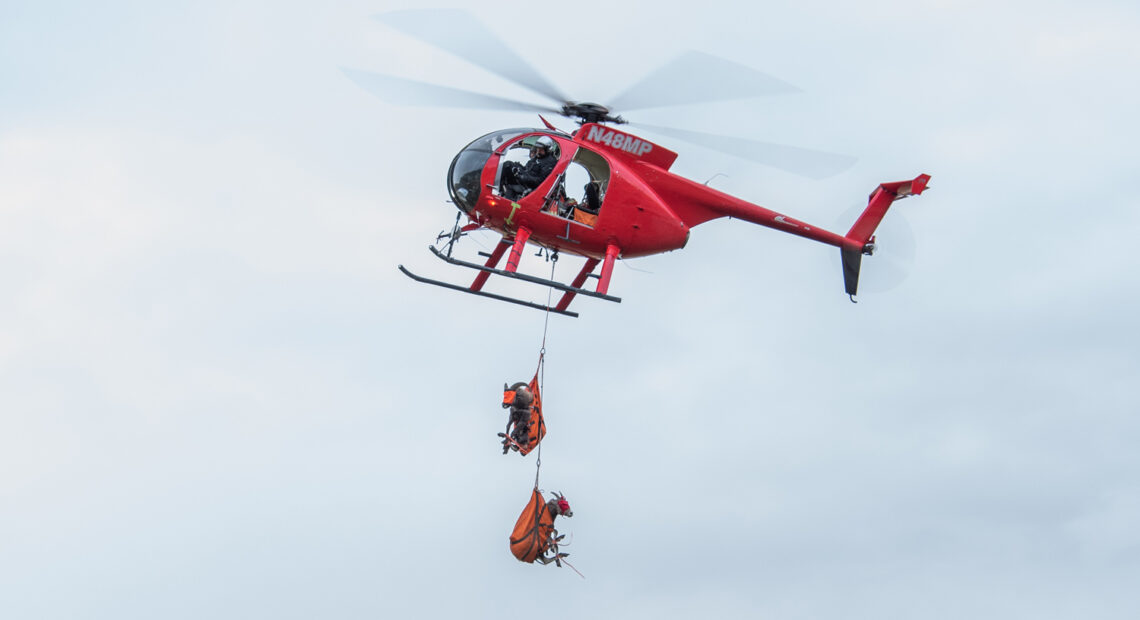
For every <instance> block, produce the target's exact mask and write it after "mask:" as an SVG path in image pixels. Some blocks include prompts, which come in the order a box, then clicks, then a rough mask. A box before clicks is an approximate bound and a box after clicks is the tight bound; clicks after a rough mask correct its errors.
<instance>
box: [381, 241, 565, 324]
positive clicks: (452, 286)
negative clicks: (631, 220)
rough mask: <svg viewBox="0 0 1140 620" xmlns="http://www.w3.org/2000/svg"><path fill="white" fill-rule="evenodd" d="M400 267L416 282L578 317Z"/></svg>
mask: <svg viewBox="0 0 1140 620" xmlns="http://www.w3.org/2000/svg"><path fill="white" fill-rule="evenodd" d="M433 249H434V248H433ZM399 267H400V271H402V272H404V275H406V276H408V277H409V278H411V279H413V280H415V281H416V282H423V283H424V284H434V285H435V286H442V287H443V288H449V289H451V290H453V291H459V292H460V293H470V294H472V295H478V296H480V297H489V298H491V299H494V300H497V301H505V302H507V303H512V304H518V305H520V306H526V307H528V308H534V309H535V310H542V311H544V312H545V311H550V312H554V313H557V314H561V315H564V316H569V317H574V318H578V313H577V312H571V311H570V310H558V309H557V308H551V307H550V306H544V305H542V304H536V303H534V302H530V301H523V300H521V299H515V298H514V297H507V296H505V295H496V294H495V293H488V292H486V291H473V290H471V289H469V288H467V287H466V286H459V285H458V284H452V283H450V282H443V281H440V280H432V279H431V278H425V277H423V276H419V275H416V274H414V273H412V272H411V271H408V269H407V268H406V267H404V266H403V265H400V266H399Z"/></svg>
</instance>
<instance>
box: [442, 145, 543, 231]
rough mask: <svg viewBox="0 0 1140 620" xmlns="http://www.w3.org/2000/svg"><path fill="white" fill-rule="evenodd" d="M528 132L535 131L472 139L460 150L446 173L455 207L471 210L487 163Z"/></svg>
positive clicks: (477, 198) (466, 211)
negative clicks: (507, 144) (498, 152)
mask: <svg viewBox="0 0 1140 620" xmlns="http://www.w3.org/2000/svg"><path fill="white" fill-rule="evenodd" d="M531 131H534V130H533V129H503V130H501V131H496V132H494V133H489V134H487V135H485V136H483V137H482V138H479V139H477V140H475V141H474V142H472V143H471V144H468V145H467V147H466V148H464V149H463V150H462V151H460V152H459V154H458V155H456V156H455V159H453V160H452V161H451V169H450V170H448V173H447V187H448V191H449V192H450V193H451V200H452V201H453V202H455V206H457V207H459V209H460V210H461V211H463V212H464V213H469V212H470V211H471V210H472V209H474V208H475V204H476V203H477V201H478V200H479V193H480V191H481V190H482V187H480V184H479V179H480V177H481V176H482V174H483V167H484V166H485V165H486V164H487V160H488V159H490V158H491V155H492V154H494V153H495V151H497V150H498V149H500V148H502V146H503V145H504V144H506V143H508V142H510V141H511V140H513V139H515V138H517V137H518V136H520V135H522V134H524V133H529V132H531ZM535 137H536V138H537V136H535Z"/></svg>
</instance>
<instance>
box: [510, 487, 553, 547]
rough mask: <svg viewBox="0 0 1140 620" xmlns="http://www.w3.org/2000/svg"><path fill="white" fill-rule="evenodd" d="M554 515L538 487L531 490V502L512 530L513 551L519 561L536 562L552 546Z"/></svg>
mask: <svg viewBox="0 0 1140 620" xmlns="http://www.w3.org/2000/svg"><path fill="white" fill-rule="evenodd" d="M553 531H554V517H553V516H552V515H551V514H550V511H549V510H547V509H546V500H544V499H543V498H542V494H541V493H539V492H538V489H534V490H533V491H531V496H530V503H529V504H527V505H526V508H524V509H523V511H522V514H521V515H519V520H518V521H516V522H515V529H514V531H512V532H511V539H510V540H511V553H513V554H514V556H515V557H516V558H518V559H519V561H522V562H532V563H533V562H534V560H535V558H538V557H539V556H541V555H542V554H543V553H545V552H546V550H547V549H549V548H550V540H551V534H552V533H553Z"/></svg>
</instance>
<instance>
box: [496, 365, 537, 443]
mask: <svg viewBox="0 0 1140 620" xmlns="http://www.w3.org/2000/svg"><path fill="white" fill-rule="evenodd" d="M508 408H509V409H510V410H511V411H510V416H509V417H508V418H507V428H506V431H505V432H502V433H499V437H502V438H503V454H506V453H507V452H509V451H511V450H514V451H516V452H518V453H519V454H521V455H523V456H526V454H527V453H529V452H530V451H531V450H534V449H535V447H536V446H538V442H540V441H542V438H543V437H544V436H545V435H546V422H545V421H544V420H543V419H542V395H541V394H539V389H538V373H535V375H534V378H533V379H531V380H530V383H529V384H528V383H523V382H522V381H519V382H518V383H516V384H514V385H512V386H510V387H507V385H506V384H505V383H504V384H503V409H508Z"/></svg>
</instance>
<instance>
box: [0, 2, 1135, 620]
mask: <svg viewBox="0 0 1140 620" xmlns="http://www.w3.org/2000/svg"><path fill="white" fill-rule="evenodd" d="M101 4H103V5H104V6H102V7H99V8H96V7H95V6H94V4H93V3H86V2H46V1H45V2H34V3H33V2H19V1H16V2H11V1H7V2H4V3H3V4H0V616H2V617H4V618H37V619H40V618H42V619H65V618H66V619H75V618H114V619H116V620H122V619H133V618H138V619H143V618H145V619H154V618H163V619H178V618H188V619H189V618H194V619H199V618H234V619H246V618H274V619H278V618H345V619H355V618H382V617H390V618H399V617H424V618H442V617H451V616H460V617H467V618H469V617H477V618H481V617H502V616H503V615H504V614H508V615H515V614H530V613H542V614H543V615H544V616H546V617H550V618H581V617H612V618H625V617H656V618H689V617H696V616H699V617H728V618H732V617H750V618H751V617H756V618H772V619H807V618H868V619H871V618H874V619H879V618H924V619H925V618H935V619H943V618H944V619H961V618H985V619H988V618H1002V619H1005V618H1035V619H1060V618H1066V619H1068V618H1071V619H1078V618H1080V619H1085V618H1104V619H1116V618H1120V619H1124V618H1135V617H1137V616H1138V615H1140V594H1137V590H1136V588H1135V585H1136V583H1138V582H1140V527H1138V526H1137V524H1138V523H1140V456H1138V452H1137V450H1136V446H1137V444H1138V443H1140V420H1138V418H1137V414H1138V412H1140V398H1138V397H1137V395H1136V393H1137V392H1136V390H1137V383H1138V381H1137V379H1140V353H1138V352H1140V335H1138V334H1140V330H1138V329H1137V328H1136V326H1135V322H1136V320H1137V319H1136V317H1137V316H1140V286H1137V276H1136V274H1137V273H1140V253H1138V252H1137V251H1136V248H1135V239H1136V238H1137V235H1138V234H1140V210H1138V209H1137V206H1138V201H1137V198H1136V192H1137V188H1136V183H1135V179H1136V176H1137V171H1136V162H1137V156H1136V143H1137V139H1138V138H1140V131H1138V128H1140V121H1137V110H1140V81H1137V80H1136V79H1135V76H1136V73H1137V70H1138V69H1140V9H1137V8H1136V5H1135V3H1131V2H1095V1H1094V2H1082V3H1077V2H1028V1H1026V2H1004V3H991V2H970V1H963V2H953V1H948V0H941V1H926V0H918V1H915V0H909V1H906V2H902V1H898V0H870V1H868V2H860V3H838V2H810V1H809V2H795V3H791V2H787V3H785V2H781V3H764V4H757V5H755V7H753V6H751V5H748V4H747V3H743V2H722V1H715V0H714V1H706V2H700V3H673V2H666V3H661V2H628V3H609V2H594V1H582V2H577V3H571V4H566V3H537V2H484V3H478V4H476V3H473V2H472V3H470V6H469V7H468V8H469V9H470V10H471V11H472V12H473V13H474V14H475V15H477V17H478V19H479V20H480V21H481V22H482V23H483V24H484V25H485V26H486V27H487V28H488V29H490V30H491V31H493V32H494V33H495V34H496V35H497V36H498V37H500V38H501V39H503V40H504V41H506V42H507V44H508V45H509V46H510V47H511V48H512V49H514V50H516V51H517V52H519V53H520V54H521V55H523V56H525V57H527V58H528V59H529V60H530V61H531V63H532V64H533V65H534V66H535V67H536V68H537V69H539V70H540V71H541V72H543V73H544V74H545V75H547V76H548V77H549V78H550V79H551V81H553V82H554V83H555V84H557V85H558V86H559V87H560V88H562V89H563V90H564V91H567V92H568V93H570V94H571V95H572V96H574V97H577V98H580V99H582V100H587V101H602V102H605V101H606V100H607V98H608V97H613V96H615V95H616V94H617V93H620V92H621V91H623V90H624V88H625V87H626V86H628V85H629V84H631V83H632V82H634V81H636V80H637V79H638V78H640V77H641V76H643V75H645V74H647V73H648V72H650V71H652V70H653V69H655V68H656V67H658V66H661V65H662V64H664V63H665V62H667V61H668V60H670V59H672V58H673V57H675V56H676V55H678V54H680V53H681V52H684V51H686V50H699V51H701V52H705V53H709V54H713V55H716V56H719V57H722V58H726V59H729V60H732V61H734V62H738V63H741V64H744V65H747V66H750V67H754V68H756V69H759V70H762V71H765V72H767V73H769V74H771V75H773V76H776V77H778V78H780V79H783V80H785V81H787V82H790V83H792V84H795V85H796V86H798V87H799V88H800V89H801V90H802V91H803V92H801V93H797V94H789V95H780V96H773V97H768V98H763V99H750V100H745V101H736V102H729V103H720V104H709V105H690V106H681V107H677V108H671V109H661V110H646V111H644V112H641V113H638V114H637V115H634V114H632V113H631V114H630V115H629V116H631V117H634V116H636V119H637V120H642V121H644V122H645V123H648V124H655V125H670V126H675V127H679V128H682V129H690V130H698V131H708V132H715V133H722V134H730V135H735V136H739V137H744V138H750V139H756V140H766V141H771V142H778V143H783V144H791V145H795V146H801V147H808V148H815V149H822V150H827V151H833V152H838V153H844V154H848V155H852V156H855V157H857V158H858V163H857V164H856V165H855V166H854V167H852V168H851V169H850V170H848V171H846V172H843V173H842V174H839V175H836V176H834V177H831V178H828V179H824V180H819V181H813V180H808V179H804V178H800V177H796V176H794V175H790V174H787V173H784V172H781V171H778V170H773V169H770V168H764V167H762V166H759V165H756V164H752V163H749V162H744V161H741V160H737V159H733V158H731V157H727V156H723V155H719V154H716V153H713V152H711V151H707V150H705V149H702V148H700V147H695V146H690V145H686V144H684V143H679V142H676V141H675V140H670V139H668V138H664V137H658V136H654V139H655V140H656V141H657V142H659V143H661V144H662V145H664V146H667V147H668V148H671V149H673V150H675V151H677V152H679V153H680V156H679V158H678V160H677V162H676V164H675V166H674V167H673V171H674V172H677V173H679V174H682V175H684V176H687V177H689V178H693V179H696V180H699V181H702V182H703V181H705V180H707V179H710V178H711V177H714V176H715V175H718V173H720V174H721V175H722V176H717V177H716V179H714V180H713V181H712V182H711V183H712V185H713V186H714V187H717V188H719V189H721V190H723V191H727V192H730V193H732V194H734V195H738V196H741V197H743V198H746V199H749V200H752V201H755V202H757V203H759V204H762V205H764V206H767V207H769V208H772V209H775V210H777V211H780V212H783V213H786V214H788V215H790V216H793V217H796V218H798V219H801V220H804V221H807V222H809V223H812V224H816V225H820V226H824V227H828V228H832V229H839V230H840V231H845V230H846V229H847V227H849V226H850V223H851V222H850V220H851V219H852V218H853V217H854V213H856V212H857V209H858V208H859V207H860V206H861V205H862V204H864V201H865V200H866V196H867V194H868V193H869V192H870V191H871V190H873V189H874V188H875V186H876V185H877V184H878V183H880V182H885V181H897V180H902V179H908V178H913V177H914V176H915V175H917V174H919V173H922V172H925V173H929V174H931V175H932V177H933V180H932V181H931V189H930V190H929V191H928V192H927V193H926V194H924V195H923V196H921V197H919V198H915V199H909V200H906V201H903V202H900V203H896V208H895V209H893V210H892V212H891V213H890V214H889V215H888V219H887V222H886V223H885V224H884V229H883V233H882V234H881V235H880V246H881V248H882V250H881V253H880V254H879V255H876V256H875V257H872V258H869V259H866V260H865V261H864V263H863V274H864V276H863V278H864V282H863V288H862V292H863V294H861V295H860V298H859V303H858V304H856V305H853V304H851V303H850V302H849V301H848V299H847V297H846V296H845V295H844V294H843V286H842V277H841V272H840V267H839V261H838V257H837V256H836V255H835V254H837V253H836V252H834V250H833V249H832V248H830V247H827V246H822V245H819V244H816V243H813V242H810V241H807V240H804V239H800V238H795V237H791V236H785V235H780V234H778V233H776V232H775V231H772V230H769V229H765V228H760V227H756V226H751V225H749V224H746V223H743V222H739V221H727V220H724V221H715V222H710V223H708V224H705V225H702V226H700V227H699V228H696V229H695V230H694V231H693V234H692V238H691V240H690V242H689V245H688V247H687V248H686V249H685V250H683V251H680V252H674V253H671V254H667V255H662V256H656V257H649V258H645V259H638V260H632V261H629V262H628V263H626V262H622V263H620V264H619V265H618V267H617V269H616V270H615V275H614V281H613V284H612V286H611V292H612V293H614V294H617V295H619V296H621V297H622V298H623V302H622V303H621V304H608V303H605V302H602V301H598V300H592V299H579V300H577V301H576V302H575V307H576V309H577V310H578V311H579V312H580V313H581V318H579V319H566V318H562V317H552V318H551V320H550V329H549V334H548V336H547V365H546V377H545V389H546V392H545V397H546V408H547V422H548V425H549V429H550V433H549V435H548V437H547V439H546V441H545V442H544V450H543V453H542V456H543V467H542V478H541V486H542V487H543V488H544V489H547V490H551V491H554V490H558V491H562V492H563V493H565V494H566V496H567V497H568V499H569V500H570V502H571V505H572V506H573V508H574V517H573V518H572V519H568V520H560V521H559V528H560V529H561V530H562V531H563V532H564V533H568V534H570V533H572V536H573V543H572V544H571V545H570V546H569V547H568V548H567V549H566V550H567V551H570V552H571V554H572V555H571V561H572V562H574V564H575V566H576V567H577V568H578V569H579V570H581V571H582V572H583V573H584V574H585V575H586V579H585V580H582V579H579V578H578V577H577V576H576V575H575V574H574V573H573V572H572V571H569V570H565V569H563V570H559V569H557V568H555V567H553V566H550V567H542V566H531V565H525V564H522V563H519V562H518V561H516V560H515V559H514V558H513V557H512V556H511V555H510V553H509V551H508V547H507V536H508V534H509V532H510V530H511V527H512V525H513V524H514V520H515V519H516V517H517V516H518V513H519V512H520V511H521V510H522V508H523V506H524V505H525V503H526V501H527V499H528V494H529V493H530V489H531V486H532V484H533V480H534V473H535V471H534V458H533V456H534V455H531V456H530V457H527V458H525V459H524V458H520V457H519V456H518V455H513V454H512V455H508V456H503V455H501V454H500V451H499V447H498V442H497V438H496V437H495V433H497V432H498V431H500V430H501V428H502V426H503V424H504V422H505V413H504V412H503V410H502V409H501V408H500V407H499V402H500V396H501V394H500V390H501V385H502V383H504V382H513V381H518V380H527V379H529V378H530V376H531V374H532V373H533V372H534V370H535V363H536V360H537V354H538V349H539V346H540V344H541V340H542V335H543V318H544V317H543V315H542V314H541V313H538V312H534V311H532V310H527V309H523V308H516V307H513V306H506V305H504V304H497V303H494V302H492V301H489V300H485V299H479V298H475V297H470V296H463V295H459V294H457V293H453V292H450V291H445V290H442V289H436V288H431V287H426V286H422V285H418V284H415V283H413V282H412V281H411V280H408V279H406V278H404V277H403V276H402V275H401V274H400V273H399V272H398V271H397V270H396V265H397V264H400V263H402V264H405V265H408V266H409V267H411V268H413V269H415V270H417V271H421V272H423V273H425V274H428V275H433V276H435V277H441V278H447V279H450V280H452V281H458V282H465V281H466V280H467V279H469V278H470V277H471V273H469V272H466V271H465V272H463V273H459V272H457V271H453V270H450V269H446V268H445V266H443V265H442V264H440V263H439V261H437V260H436V259H435V258H433V257H432V256H431V255H430V254H429V253H428V252H427V250H426V246H427V245H428V244H429V243H430V242H432V240H433V239H434V237H435V235H436V233H438V232H439V231H440V230H442V229H445V228H448V227H450V226H451V224H452V222H453V221H454V213H455V212H454V207H452V206H451V205H449V204H448V203H447V202H446V200H447V195H446V188H445V185H444V177H445V174H446V171H447V166H448V164H449V163H450V161H451V158H452V157H453V156H454V155H455V153H457V152H458V151H459V150H460V149H461V148H462V147H463V146H464V145H465V144H467V143H468V142H470V141H471V140H473V139H474V138H476V137H478V136H480V135H482V134H484V133H487V132H490V131H492V130H495V129H501V128H505V127H518V126H533V125H537V124H539V121H538V119H537V118H535V117H534V116H532V115H530V114H526V113H518V112H486V111H464V110H457V109H448V108H422V109H416V108H405V107H397V106H393V105H389V104H387V103H385V102H384V101H381V100H380V99H378V98H377V97H374V96H372V95H371V94H369V93H368V92H366V91H365V90H363V89H361V88H360V87H359V86H357V85H356V84H354V83H353V82H352V81H350V80H349V79H347V78H346V77H345V75H344V74H343V73H342V71H341V68H342V67H351V68H356V69H363V70H372V71H378V72H384V73H389V74H393V75H399V76H404V77H409V78H413V79H420V80H424V81H430V82H434V83H438V84H445V85H449V86H452V87H456V88H464V89H468V90H474V91H478V92H485V93H488V94H496V95H500V96H506V97H512V98H522V99H527V100H529V101H534V102H536V103H541V102H542V101H541V100H539V99H536V98H535V97H534V96H533V95H531V94H529V93H527V92H526V91H525V90H522V89H520V88H518V87H517V86H515V85H512V84H509V83H507V82H504V81H503V80H502V79H500V78H497V77H495V76H493V75H491V74H488V73H487V72H485V71H483V70H481V69H478V68H476V67H474V66H472V65H470V64H467V63H465V62H463V61H462V60H460V59H457V58H454V57H451V56H448V55H447V54H445V53H443V52H440V51H438V50H433V49H431V48H429V47H427V46H425V45H424V44H422V43H419V42H417V41H415V40H414V39H411V38H408V37H407V36H405V35H402V34H400V33H399V32H397V31H395V30H393V29H391V28H389V27H388V26H386V25H385V24H383V23H381V22H379V21H376V20H374V19H372V16H373V15H375V14H377V13H382V12H385V11H391V10H396V9H401V8H408V7H411V6H415V5H416V3H413V2H383V1H380V2H343V3H336V4H335V6H331V7H321V6H318V5H317V4H311V5H305V6H302V5H300V3H295V2H286V3H282V2H268V1H256V0H255V1H250V2H213V3H210V2H194V3H181V4H177V5H176V4H172V3H164V4H163V6H162V7H161V8H159V7H157V6H155V5H153V3H143V2H108V3H101ZM437 6H461V5H460V4H440V5H437ZM684 87H685V86H684V85H683V84H678V88H684ZM556 122H558V123H560V124H561V126H563V127H564V128H567V129H570V128H572V126H573V125H572V123H571V122H570V121H568V120H566V119H560V118H559V119H556ZM888 231H897V232H893V233H890V234H889V233H888ZM907 231H909V232H907ZM892 234H894V235H896V237H897V238H898V239H899V241H898V242H897V243H895V244H894V246H893V247H894V248H895V249H896V252H895V253H894V254H892V243H891V237H892ZM909 238H913V243H914V247H915V248H916V251H915V253H914V258H913V261H911V262H910V263H909V266H906V268H905V272H906V273H905V278H903V277H900V276H902V275H904V274H902V273H901V272H899V271H898V270H897V268H896V267H897V265H896V263H903V264H905V263H906V261H898V260H895V259H898V258H900V256H899V254H900V253H905V252H902V251H901V249H902V248H905V247H907V244H908V243H909V242H908V241H907V239H909ZM495 241H496V239H495V238H494V236H492V235H475V236H472V237H471V238H470V239H469V240H465V241H464V244H466V245H465V248H464V249H465V251H466V252H469V253H470V254H471V255H473V254H474V252H475V251H476V250H478V249H482V248H481V247H480V244H482V245H483V246H486V247H491V246H492V245H493V244H494V243H495ZM577 265H578V262H577V259H573V258H571V257H564V259H563V261H561V262H560V263H559V264H558V269H559V271H558V273H559V274H560V276H561V277H564V278H568V277H571V276H572V275H573V272H574V271H575V270H576V269H577ZM548 269H549V266H548V265H547V264H545V263H543V262H542V261H541V259H538V258H535V257H533V256H528V257H527V258H526V262H524V270H529V271H531V272H533V273H539V274H543V273H546V272H547V270H548ZM512 290H514V289H512ZM522 292H523V293H525V294H530V295H532V297H533V298H535V299H538V300H540V301H541V300H543V299H544V298H545V293H544V292H543V291H541V290H540V289H539V290H530V289H522ZM568 538H569V537H568Z"/></svg>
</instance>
